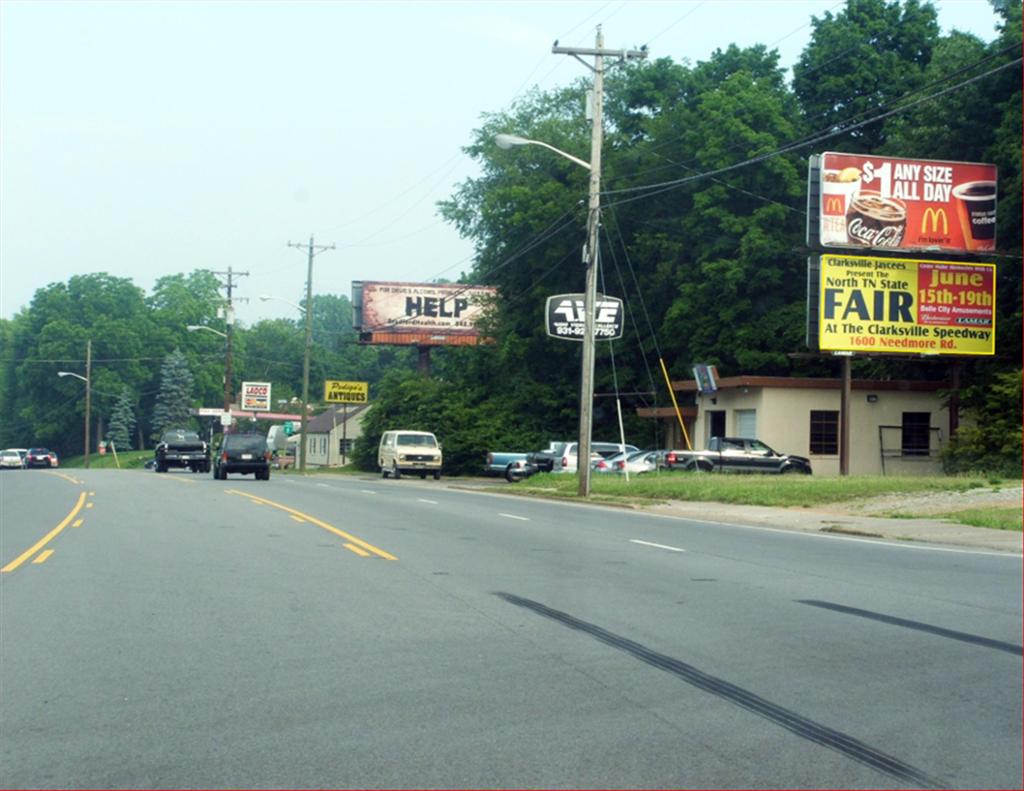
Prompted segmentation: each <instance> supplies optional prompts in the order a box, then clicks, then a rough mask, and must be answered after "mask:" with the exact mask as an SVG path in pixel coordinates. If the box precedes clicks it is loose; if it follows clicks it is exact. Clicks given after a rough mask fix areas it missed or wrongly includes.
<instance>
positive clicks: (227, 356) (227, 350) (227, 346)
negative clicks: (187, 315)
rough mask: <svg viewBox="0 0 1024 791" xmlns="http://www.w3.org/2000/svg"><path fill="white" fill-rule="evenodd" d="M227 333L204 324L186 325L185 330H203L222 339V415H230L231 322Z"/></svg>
mask: <svg viewBox="0 0 1024 791" xmlns="http://www.w3.org/2000/svg"><path fill="white" fill-rule="evenodd" d="M227 327H228V332H221V331H220V330H215V329H214V328H213V327H207V326H206V325H205V324H186V325H185V329H186V330H188V331H189V332H198V331H199V330H205V331H206V332H212V333H213V334H214V335H219V336H220V337H221V338H223V339H224V414H226V415H229V414H231V335H230V334H229V333H230V331H231V321H230V320H229V321H228V324H227Z"/></svg>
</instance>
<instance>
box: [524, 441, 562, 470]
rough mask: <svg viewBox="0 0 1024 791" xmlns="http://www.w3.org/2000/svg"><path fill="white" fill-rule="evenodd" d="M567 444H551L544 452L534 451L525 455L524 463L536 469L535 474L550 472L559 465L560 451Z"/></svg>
mask: <svg viewBox="0 0 1024 791" xmlns="http://www.w3.org/2000/svg"><path fill="white" fill-rule="evenodd" d="M568 444H569V443H568V442H551V443H548V446H547V447H546V448H545V449H544V450H538V451H534V452H533V453H528V454H527V455H526V461H527V462H528V463H529V464H532V465H533V466H534V467H536V468H537V472H551V471H552V470H554V468H555V465H556V464H559V463H561V459H562V451H563V450H565V446H566V445H568Z"/></svg>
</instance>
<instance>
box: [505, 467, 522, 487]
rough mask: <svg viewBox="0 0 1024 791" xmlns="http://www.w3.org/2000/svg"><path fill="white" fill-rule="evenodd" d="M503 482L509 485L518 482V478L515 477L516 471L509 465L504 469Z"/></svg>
mask: <svg viewBox="0 0 1024 791" xmlns="http://www.w3.org/2000/svg"><path fill="white" fill-rule="evenodd" d="M505 480H506V481H508V482H509V483H515V482H516V481H518V480H519V476H518V475H516V471H515V469H514V468H513V467H512V465H511V464H510V465H508V466H507V467H506V468H505Z"/></svg>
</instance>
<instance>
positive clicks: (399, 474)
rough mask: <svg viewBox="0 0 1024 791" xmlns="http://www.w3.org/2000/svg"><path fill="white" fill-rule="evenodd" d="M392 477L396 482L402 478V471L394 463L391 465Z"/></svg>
mask: <svg viewBox="0 0 1024 791" xmlns="http://www.w3.org/2000/svg"><path fill="white" fill-rule="evenodd" d="M391 475H392V477H394V479H395V480H396V481H397V480H398V479H399V478H401V477H402V471H401V470H399V469H398V463H397V462H392V464H391Z"/></svg>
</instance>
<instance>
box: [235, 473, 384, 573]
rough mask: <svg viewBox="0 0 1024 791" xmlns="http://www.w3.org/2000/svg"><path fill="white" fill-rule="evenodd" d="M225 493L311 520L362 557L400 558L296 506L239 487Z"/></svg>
mask: <svg viewBox="0 0 1024 791" xmlns="http://www.w3.org/2000/svg"><path fill="white" fill-rule="evenodd" d="M225 494H237V495H239V496H241V497H248V498H249V499H250V500H252V501H253V502H254V503H259V504H260V505H269V506H270V507H271V508H277V509H279V510H281V511H284V512H285V513H286V514H290V515H291V517H292V519H295V520H297V521H299V522H309V523H310V524H314V525H316V526H317V527H321V528H323V529H324V530H326V531H327V532H328V533H334V534H335V535H336V536H340V537H341V538H344V539H345V541H346V542H347V543H346V544H345V545H344V546H345V549H347V550H349V551H350V552H354V553H356V554H357V555H359V556H360V557H364V558H368V557H370V556H371V555H376V556H377V557H380V558H384V560H398V558H396V557H395V556H394V555H392V554H390V553H388V552H385V551H384V550H383V549H380V548H379V547H375V546H374V545H373V544H370V543H367V542H366V541H363V540H362V539H361V538H356V537H355V536H353V535H350V534H349V533H346V532H345V531H344V530H339V529H338V528H336V527H334V526H333V525H329V524H327V523H326V522H322V521H321V520H319V519H317V518H316V517H315V516H310V515H309V514H304V513H302V512H301V511H296V510H295V509H294V508H289V507H288V506H287V505H281V504H280V503H275V502H274V501H273V500H267V499H265V498H263V497H257V496H256V495H254V494H249V493H248V492H240V491H238V490H237V489H227V490H225Z"/></svg>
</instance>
